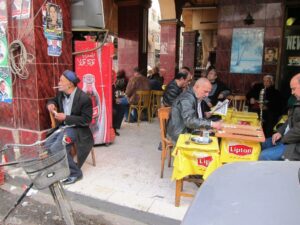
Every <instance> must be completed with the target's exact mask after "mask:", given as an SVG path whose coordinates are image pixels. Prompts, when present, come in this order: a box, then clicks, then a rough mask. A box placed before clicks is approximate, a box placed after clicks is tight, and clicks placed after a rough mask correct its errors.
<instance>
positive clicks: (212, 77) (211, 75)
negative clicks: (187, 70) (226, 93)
mask: <svg viewBox="0 0 300 225" xmlns="http://www.w3.org/2000/svg"><path fill="white" fill-rule="evenodd" d="M207 79H208V80H209V81H210V83H213V82H215V80H216V79H217V73H216V71H215V70H211V71H209V73H208V74H207Z"/></svg>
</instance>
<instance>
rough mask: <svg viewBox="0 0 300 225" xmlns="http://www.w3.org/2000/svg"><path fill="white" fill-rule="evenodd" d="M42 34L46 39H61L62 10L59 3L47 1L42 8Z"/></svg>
mask: <svg viewBox="0 0 300 225" xmlns="http://www.w3.org/2000/svg"><path fill="white" fill-rule="evenodd" d="M42 14H43V27H44V35H45V37H46V38H47V39H51V40H62V39H63V19H62V10H61V8H60V6H59V5H56V4H52V3H47V4H46V5H45V6H44V8H43V10H42Z"/></svg>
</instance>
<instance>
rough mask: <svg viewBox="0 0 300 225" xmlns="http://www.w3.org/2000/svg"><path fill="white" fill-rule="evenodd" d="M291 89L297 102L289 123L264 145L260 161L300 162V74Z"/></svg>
mask: <svg viewBox="0 0 300 225" xmlns="http://www.w3.org/2000/svg"><path fill="white" fill-rule="evenodd" d="M290 87H291V90H292V94H293V95H294V96H295V97H296V98H297V101H296V102H295V104H294V105H293V107H292V108H291V111H290V113H289V116H288V119H287V121H286V122H285V123H284V124H283V125H282V126H281V127H280V128H279V129H278V131H277V132H276V133H275V134H273V136H272V138H268V139H267V140H266V141H265V142H264V143H263V145H262V149H263V150H262V152H261V154H260V160H281V159H288V160H295V161H299V160H300V73H298V74H296V75H295V76H294V77H293V78H292V79H291V82H290Z"/></svg>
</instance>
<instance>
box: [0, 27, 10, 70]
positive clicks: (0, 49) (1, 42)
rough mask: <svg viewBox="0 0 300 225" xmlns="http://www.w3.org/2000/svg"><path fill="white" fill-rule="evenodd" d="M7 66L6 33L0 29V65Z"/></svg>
mask: <svg viewBox="0 0 300 225" xmlns="http://www.w3.org/2000/svg"><path fill="white" fill-rule="evenodd" d="M3 66H5V67H6V66H8V45H7V39H6V34H5V33H3V32H2V31H0V67H3Z"/></svg>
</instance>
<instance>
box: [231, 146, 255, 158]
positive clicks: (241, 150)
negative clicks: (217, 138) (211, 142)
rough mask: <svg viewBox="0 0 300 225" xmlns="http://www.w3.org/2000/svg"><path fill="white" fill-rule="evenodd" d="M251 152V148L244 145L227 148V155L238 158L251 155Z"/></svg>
mask: <svg viewBox="0 0 300 225" xmlns="http://www.w3.org/2000/svg"><path fill="white" fill-rule="evenodd" d="M252 151H253V148H252V147H249V146H246V145H232V146H229V153H231V154H235V155H239V156H245V155H251V154H252Z"/></svg>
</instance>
